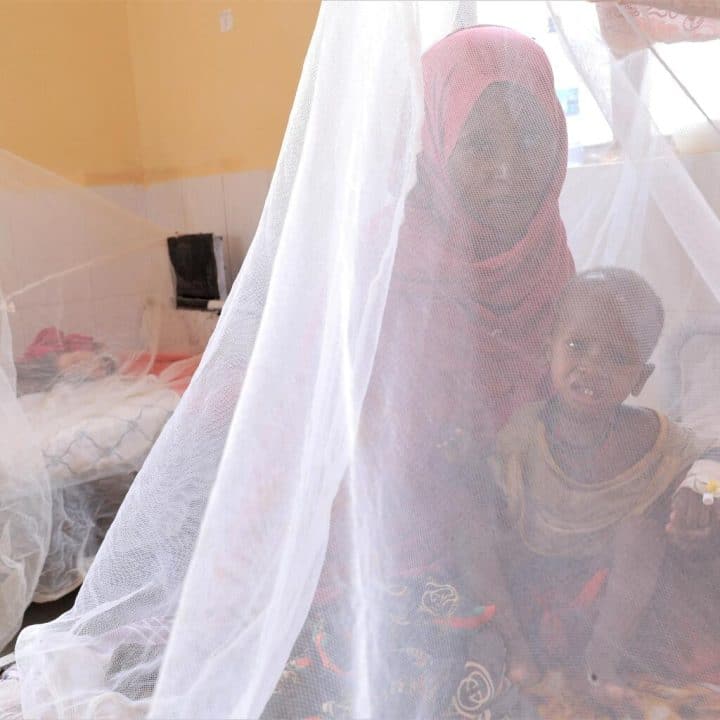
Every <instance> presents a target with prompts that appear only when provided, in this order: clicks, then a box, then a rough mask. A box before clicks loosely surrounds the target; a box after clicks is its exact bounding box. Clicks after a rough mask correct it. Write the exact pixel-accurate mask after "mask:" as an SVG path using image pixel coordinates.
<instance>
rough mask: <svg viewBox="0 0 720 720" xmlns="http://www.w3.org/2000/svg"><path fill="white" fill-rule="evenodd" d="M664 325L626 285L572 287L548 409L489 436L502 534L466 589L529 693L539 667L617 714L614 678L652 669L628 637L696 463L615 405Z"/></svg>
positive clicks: (637, 289) (617, 280) (672, 433)
mask: <svg viewBox="0 0 720 720" xmlns="http://www.w3.org/2000/svg"><path fill="white" fill-rule="evenodd" d="M663 320H664V313H663V308H662V304H661V302H660V300H659V299H658V297H657V296H656V295H655V293H654V292H653V290H652V289H651V288H650V286H649V285H648V284H647V283H646V282H645V281H644V280H643V279H642V278H641V277H639V276H638V275H636V274H635V273H633V272H630V271H627V270H622V269H619V268H604V269H599V270H595V271H590V272H586V273H582V274H580V275H578V276H577V277H575V278H574V279H572V280H571V281H570V283H569V284H568V285H567V287H566V288H565V290H564V292H563V294H562V296H561V298H560V300H559V302H558V306H557V314H556V320H555V324H554V329H553V334H552V338H551V341H550V343H549V348H548V360H549V363H550V374H551V378H552V385H553V395H552V398H551V399H550V400H549V401H547V402H543V403H535V404H532V405H530V406H528V407H526V408H524V409H523V410H522V411H520V412H519V413H517V414H516V415H515V416H514V417H513V418H512V419H511V421H510V422H509V423H508V425H507V426H506V427H505V428H504V429H503V430H502V431H501V432H500V434H499V436H498V439H497V448H496V459H495V469H496V473H495V475H496V480H497V484H498V487H499V493H498V495H499V506H498V508H497V516H498V517H500V518H501V520H502V522H501V523H500V528H499V529H498V534H497V535H496V538H495V540H496V541H495V543H494V544H493V546H492V549H491V550H490V551H487V550H486V551H485V555H486V557H485V558H484V560H483V561H482V562H481V563H480V564H479V566H476V571H478V572H480V573H482V574H483V575H484V578H485V579H484V581H483V582H481V583H477V582H476V583H474V584H475V589H476V591H477V590H478V589H480V588H479V585H481V584H484V587H483V588H482V589H481V592H483V593H484V594H485V597H487V593H488V592H493V596H492V599H493V600H494V602H495V604H496V606H497V607H498V614H497V621H498V626H499V628H500V630H501V631H502V632H503V634H504V635H505V638H506V643H507V646H508V652H509V655H510V661H509V667H508V674H509V676H510V678H511V679H512V680H513V681H515V682H517V683H519V684H530V683H532V682H534V681H535V680H537V679H539V669H538V664H539V665H540V669H542V670H546V669H548V668H550V667H558V666H559V667H562V668H564V669H565V670H579V671H580V672H579V676H580V677H581V678H582V682H583V683H584V687H585V690H586V691H587V692H588V693H589V694H590V695H591V696H593V697H595V698H596V699H597V700H599V701H601V702H602V703H603V704H605V705H624V706H627V705H628V704H629V705H632V702H633V700H632V693H630V692H629V691H628V690H626V689H625V688H624V684H623V683H622V681H621V680H620V674H619V670H620V666H621V664H627V663H631V664H634V666H637V665H640V666H642V664H643V662H651V661H650V660H649V659H647V658H645V657H642V652H643V651H639V654H638V652H637V651H636V649H635V648H636V647H637V644H636V643H635V637H636V633H637V630H638V626H639V623H640V620H641V617H642V616H643V614H644V613H645V612H646V610H647V609H648V607H649V605H650V603H651V601H652V599H653V596H654V594H655V591H656V586H657V584H658V576H659V573H660V572H661V568H662V567H663V566H664V561H665V556H666V550H667V542H666V537H667V536H666V533H665V524H666V522H667V518H668V515H669V513H670V500H671V497H672V493H673V491H674V490H675V489H676V488H677V487H678V485H679V483H680V482H681V480H682V478H683V477H684V476H685V474H686V472H687V470H688V468H689V467H690V465H691V464H692V463H693V462H694V461H695V460H696V459H698V457H700V456H701V455H702V453H703V450H704V449H705V448H703V447H701V446H700V444H699V443H698V441H697V440H696V439H695V438H694V437H693V436H692V435H691V434H690V433H689V432H687V431H686V430H684V429H681V428H680V427H678V426H676V425H674V424H672V423H671V422H669V421H668V419H667V418H665V417H663V416H660V415H658V414H657V413H655V412H654V411H652V410H648V409H645V408H640V407H631V406H629V405H625V404H624V402H625V400H626V399H627V398H628V397H629V396H630V395H638V394H639V393H640V392H641V390H642V389H643V386H644V385H645V383H646V381H647V380H648V378H649V377H650V375H651V374H652V372H653V366H652V365H651V364H650V363H649V358H650V356H651V354H652V352H653V350H654V348H655V345H656V343H657V340H658V338H659V336H660V333H661V330H662V327H663ZM493 563H494V565H493ZM493 585H494V588H493ZM656 630H657V633H656V634H657V635H658V636H662V635H663V632H664V631H665V628H657V629H656ZM653 632H655V631H653ZM577 674H578V673H576V675H577Z"/></svg>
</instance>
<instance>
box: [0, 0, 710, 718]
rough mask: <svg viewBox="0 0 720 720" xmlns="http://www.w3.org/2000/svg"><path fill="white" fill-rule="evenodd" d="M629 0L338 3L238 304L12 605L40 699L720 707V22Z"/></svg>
mask: <svg viewBox="0 0 720 720" xmlns="http://www.w3.org/2000/svg"><path fill="white" fill-rule="evenodd" d="M635 8H636V6H634V5H630V4H628V3H621V4H618V5H617V6H613V8H612V9H613V11H614V12H616V13H619V20H618V17H615V19H614V22H615V23H616V24H615V26H614V27H615V28H616V29H617V27H618V24H617V23H618V22H620V21H621V25H620V26H619V27H621V29H622V33H625V34H627V33H630V35H631V37H632V40H633V42H632V43H625V44H624V45H623V47H622V48H620V47H619V46H618V43H617V42H615V41H612V37H613V35H612V28H611V29H610V30H608V27H607V23H606V18H605V19H604V16H603V14H602V13H601V12H598V10H599V8H598V7H597V6H596V4H594V3H587V2H557V3H555V2H550V3H537V2H531V3H519V2H513V3H493V2H481V3H456V2H428V3H425V2H417V3H416V2H397V3H394V2H374V3H366V2H357V3H354V2H346V3H327V4H325V5H323V7H322V9H321V11H320V16H319V20H318V25H317V29H316V31H315V35H314V38H313V40H312V43H311V46H310V49H309V52H308V56H307V60H306V63H305V67H304V71H303V75H302V79H301V82H300V87H299V90H298V94H297V98H296V101H295V105H294V108H293V111H292V114H291V117H290V121H289V126H288V130H287V134H286V137H285V141H284V145H283V148H282V152H281V156H280V160H279V163H278V167H277V170H276V173H275V177H274V180H273V183H272V186H271V189H270V194H269V197H268V200H267V203H266V206H265V210H264V213H263V217H262V220H261V222H260V226H259V229H258V232H257V235H256V237H255V240H254V243H253V245H252V248H251V251H250V254H249V255H248V257H247V259H246V261H245V263H244V265H243V268H242V272H241V274H240V276H239V277H238V279H237V280H236V282H235V285H234V287H233V290H232V294H231V297H230V299H229V302H228V304H227V306H226V308H227V309H226V311H224V312H223V315H222V318H221V320H220V323H219V325H218V328H217V330H216V332H215V334H214V336H213V338H212V339H211V341H210V344H209V346H208V348H207V351H206V352H205V355H204V358H203V360H202V362H201V365H200V368H199V370H198V372H197V373H196V375H195V377H194V379H193V382H192V384H191V385H190V388H189V389H188V392H187V393H186V394H185V395H184V396H183V398H182V400H181V403H180V405H179V407H178V410H177V411H176V412H175V413H174V415H173V416H172V418H171V419H170V421H169V422H168V424H167V425H166V426H165V429H164V430H163V432H162V434H161V436H160V438H159V440H158V441H157V443H156V444H155V446H154V448H153V450H152V452H151V454H150V456H149V458H148V459H147V461H146V462H145V464H144V466H143V468H142V471H141V472H140V474H139V475H138V477H137V479H136V481H135V482H134V484H133V486H132V488H131V490H130V492H129V494H128V496H127V497H126V499H125V502H124V503H123V506H122V508H121V510H120V513H119V515H118V516H117V518H116V520H115V522H114V523H113V525H112V527H111V529H110V532H109V534H108V536H107V538H106V540H105V542H104V544H103V545H102V547H101V549H100V551H99V554H98V555H97V557H96V559H95V562H94V564H93V566H92V568H91V570H90V572H89V574H88V577H87V579H86V581H85V584H84V585H83V587H82V589H81V592H80V594H79V596H78V599H77V601H76V604H75V607H74V608H73V609H72V610H71V611H70V612H68V613H67V614H65V615H64V616H62V617H61V618H60V619H58V620H57V621H55V622H52V623H50V624H48V625H42V626H36V627H31V628H28V629H26V630H25V631H23V633H22V634H21V636H20V639H19V642H18V646H17V662H18V665H17V670H16V671H14V673H13V677H14V678H15V679H14V680H13V681H12V682H11V681H8V683H6V684H0V688H5V691H6V694H7V695H13V693H14V694H15V697H16V705H15V707H16V711H17V712H18V713H20V712H21V713H22V715H24V717H27V718H55V717H67V718H88V719H89V718H94V719H96V718H118V717H150V718H191V717H192V718H257V717H264V718H311V717H312V718H343V717H353V718H369V717H373V718H381V717H388V718H389V717H392V718H437V717H462V718H483V719H487V718H490V717H493V718H494V717H513V718H553V720H557V719H559V718H568V719H569V718H579V717H582V718H591V717H608V716H609V715H608V714H609V713H611V712H612V713H616V715H615V716H616V717H618V716H619V717H622V716H623V715H622V713H631V714H635V715H638V714H640V715H641V716H644V717H648V718H650V717H658V714H657V713H660V712H664V713H665V714H664V715H660V716H663V717H683V716H686V715H683V713H684V712H685V711H684V710H683V709H682V708H683V707H685V708H687V707H690V706H692V707H702V708H708V713H709V715H708V717H710V716H717V714H718V713H719V712H720V699H719V698H718V696H717V694H716V693H715V690H713V683H715V684H718V683H720V654H719V652H718V648H719V647H720V642H719V641H720V638H719V637H718V634H719V632H720V630H719V628H720V625H718V622H717V613H716V607H715V597H716V595H715V594H716V591H717V590H716V589H717V587H718V585H717V583H718V579H720V575H719V574H718V573H719V572H720V565H718V557H717V553H716V552H715V550H714V548H715V547H716V538H717V534H716V533H717V531H718V511H717V507H718V504H717V502H715V498H716V497H717V496H718V495H720V493H719V491H720V484H718V481H719V480H720V474H718V469H719V467H720V466H718V464H717V462H718V459H720V455H718V447H719V446H718V431H719V430H720V422H719V420H720V407H719V406H718V390H719V389H720V388H719V387H718V373H717V367H718V363H720V319H719V318H718V293H719V291H720V255H718V253H717V250H716V243H717V242H718V238H720V222H719V220H718V210H719V209H720V196H719V195H718V187H720V184H718V182H717V178H718V168H719V167H720V165H719V162H720V160H719V158H718V155H717V154H714V152H713V151H714V149H716V148H717V147H718V144H717V140H718V136H717V119H718V118H719V117H720V107H719V106H718V105H717V97H716V94H715V93H714V91H713V92H708V90H707V86H705V85H703V83H702V82H701V79H702V78H703V77H705V75H704V73H703V70H704V69H707V67H717V65H718V61H719V60H720V56H719V55H718V45H719V44H720V43H719V41H718V40H713V39H708V38H711V37H712V33H709V34H708V33H705V32H702V33H696V34H693V33H692V32H690V31H683V32H684V34H682V33H681V37H678V38H674V39H678V40H680V41H681V42H680V43H679V44H676V45H661V44H656V42H655V41H656V40H657V39H658V38H656V37H655V36H654V35H653V34H652V32H651V30H652V27H653V26H652V23H651V22H650V21H652V19H653V17H654V16H653V15H652V14H647V13H645V14H642V15H636V14H634V12H633V11H634V9H635ZM656 12H662V13H665V16H663V17H661V18H660V20H662V22H666V23H681V24H682V23H684V22H687V23H690V24H692V22H694V21H699V20H703V19H702V18H700V19H698V18H694V19H693V18H688V17H687V16H686V15H682V16H681V15H678V13H677V12H675V11H671V10H667V9H665V10H656ZM639 17H640V18H641V19H642V20H643V22H642V23H641V22H639V20H638V18H639ZM646 21H647V22H646ZM703 22H704V20H703ZM710 22H711V20H708V23H710ZM643 23H644V24H643ZM648 23H650V25H648ZM700 24H701V25H702V23H700ZM683 27H685V26H683ZM648 28H650V29H648ZM653 32H654V30H653ZM531 36H532V37H531ZM533 38H534V39H533ZM695 40H704V41H705V42H694V41H695ZM690 41H693V42H690ZM269 91H270V90H269ZM713 103H714V104H713ZM681 149H682V151H683V152H682V153H681V152H680V150H681ZM690 151H693V153H694V154H692V153H691V152H690ZM713 502H715V504H712V503H713ZM9 688H12V689H9ZM18 703H20V704H18ZM673 713H674V714H673Z"/></svg>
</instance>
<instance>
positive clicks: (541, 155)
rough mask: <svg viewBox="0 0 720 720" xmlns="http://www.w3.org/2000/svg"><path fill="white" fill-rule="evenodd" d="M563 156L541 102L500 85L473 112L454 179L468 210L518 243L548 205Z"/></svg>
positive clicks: (455, 156) (451, 168)
mask: <svg viewBox="0 0 720 720" xmlns="http://www.w3.org/2000/svg"><path fill="white" fill-rule="evenodd" d="M557 157H558V138H557V133H556V132H554V131H553V129H552V127H551V125H550V123H549V121H548V118H547V116H546V114H545V112H544V111H543V109H542V108H541V107H540V105H539V103H538V102H537V100H536V99H535V98H534V97H533V96H532V95H530V94H528V93H527V92H524V91H523V90H522V89H519V88H518V87H517V86H515V85H513V84H511V83H494V84H493V85H490V86H489V87H488V88H487V89H486V90H485V92H483V94H482V95H481V96H480V98H478V100H477V102H476V103H475V105H474V106H473V108H472V110H471V111H470V115H469V116H468V119H467V120H466V121H465V125H464V126H463V129H462V131H461V133H460V137H459V139H458V141H457V144H456V145H455V148H454V150H453V152H452V155H451V156H450V158H449V160H448V175H449V177H450V181H451V183H452V184H453V186H454V189H455V191H456V193H457V196H458V199H459V200H460V202H461V203H462V204H463V206H464V207H465V208H466V210H467V211H468V212H469V213H471V214H472V215H473V217H475V218H476V219H477V220H478V221H479V222H481V223H482V224H483V225H484V226H485V227H488V228H491V229H495V230H497V233H498V237H504V238H506V239H507V240H508V241H509V242H512V243H514V242H517V240H518V239H519V238H520V237H521V236H522V235H523V234H524V233H525V231H526V230H527V228H528V226H529V224H530V222H531V220H532V218H533V217H534V215H535V213H536V212H537V211H538V209H539V207H540V205H541V204H542V201H543V199H544V197H545V193H546V191H547V187H548V184H549V183H550V181H551V179H552V177H553V175H554V169H555V163H556V162H557Z"/></svg>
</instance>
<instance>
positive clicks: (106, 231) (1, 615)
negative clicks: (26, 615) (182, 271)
mask: <svg viewBox="0 0 720 720" xmlns="http://www.w3.org/2000/svg"><path fill="white" fill-rule="evenodd" d="M0 255H1V257H2V262H0V288H1V290H0V302H1V303H2V306H1V309H0V333H1V336H0V346H1V353H2V358H1V361H0V388H2V390H1V394H2V398H1V400H0V417H1V418H2V441H1V442H2V443H3V452H2V460H0V492H1V493H2V495H1V501H0V508H1V509H0V513H1V517H2V533H1V537H2V539H1V540H0V608H1V609H0V646H3V647H4V646H5V645H6V644H7V642H8V641H9V640H10V639H11V638H12V636H13V635H14V634H15V633H16V631H17V629H18V627H19V624H20V621H21V619H22V615H23V612H24V610H25V608H26V607H27V605H28V604H29V603H30V601H31V600H36V601H48V600H53V599H56V598H58V597H60V596H62V595H64V594H66V593H67V592H69V591H71V590H73V589H75V588H76V587H77V586H78V585H79V584H80V582H81V581H82V579H83V577H84V575H85V572H86V571H87V568H88V566H89V564H90V561H91V560H92V558H93V557H94V555H95V552H96V550H97V547H98V544H99V542H100V540H101V538H102V536H103V535H104V533H105V531H106V530H107V527H108V526H109V524H110V522H111V520H112V518H113V516H114V514H115V512H116V510H117V508H118V507H119V505H120V503H121V501H122V498H123V496H124V494H125V492H126V490H127V487H128V486H129V484H130V481H131V480H132V477H133V476H134V474H135V473H136V472H137V471H138V470H139V469H140V466H141V464H142V462H143V460H144V458H145V456H146V455H147V453H148V452H149V450H150V447H151V446H152V443H153V441H154V440H155V438H156V437H157V435H158V434H159V432H160V429H161V428H162V426H163V424H164V423H165V421H166V420H167V418H168V417H169V416H170V414H171V413H172V411H173V409H174V407H175V406H176V405H177V402H178V400H179V394H180V392H181V390H182V379H183V378H182V374H183V373H182V372H179V370H180V368H181V367H182V366H181V365H177V364H176V363H172V362H171V361H173V360H176V359H178V357H179V356H175V355H168V354H167V353H166V354H164V355H160V354H158V350H159V348H160V345H161V343H162V342H165V341H164V340H163V335H162V332H161V331H162V329H163V325H167V319H168V318H169V317H170V314H171V301H172V298H173V292H174V291H173V278H172V274H171V271H170V263H169V261H168V259H167V250H166V233H164V232H163V231H162V230H161V229H160V228H158V227H156V226H155V225H153V224H151V223H149V222H147V221H146V220H145V219H144V218H140V217H137V216H134V215H132V214H130V213H127V212H125V211H123V210H121V209H120V208H118V207H116V206H114V205H112V204H110V203H108V202H106V201H105V200H103V199H102V198H101V197H100V196H99V195H96V194H95V193H94V192H92V191H89V190H86V189H83V188H81V187H79V186H77V185H74V184H72V183H70V182H67V181H66V180H63V179H62V178H59V177H57V176H55V175H53V174H52V173H50V172H48V171H46V170H43V169H42V168H39V167H37V166H35V165H33V164H31V163H28V162H26V161H24V160H22V159H20V158H18V157H15V156H13V155H11V154H9V153H7V152H1V153H0ZM176 349H178V350H182V348H180V347H178V348H176ZM184 350H185V351H187V348H185V349H184Z"/></svg>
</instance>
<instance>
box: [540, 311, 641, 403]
mask: <svg viewBox="0 0 720 720" xmlns="http://www.w3.org/2000/svg"><path fill="white" fill-rule="evenodd" d="M564 310H565V312H564V315H565V317H564V319H562V320H560V321H559V323H558V326H557V327H556V329H555V334H554V336H553V339H552V343H551V346H550V368H551V375H552V382H553V386H554V388H555V393H556V395H557V398H558V399H559V400H560V402H561V403H562V404H563V405H564V406H565V407H566V409H568V410H570V411H571V412H573V413H575V414H581V415H588V416H592V415H602V414H606V413H607V412H608V411H610V410H613V409H614V408H616V407H617V406H618V405H620V404H622V403H623V402H624V401H625V400H626V399H627V397H628V396H629V395H631V394H634V395H637V394H639V393H640V391H641V390H642V388H643V385H644V384H645V382H646V381H647V379H648V378H649V377H650V374H651V373H652V370H653V368H652V366H651V365H648V364H647V363H646V362H645V361H644V358H643V357H642V356H641V355H640V352H639V349H638V345H637V342H636V340H635V339H634V338H633V336H632V335H631V334H630V333H629V332H628V331H627V329H626V328H625V327H624V326H623V322H622V318H621V317H620V315H619V313H618V312H617V310H616V309H615V308H614V307H613V305H612V303H610V302H607V301H603V299H602V298H598V297H594V298H593V297H589V298H586V299H582V300H580V299H575V300H572V299H571V300H569V301H568V303H567V304H566V307H565V308H564Z"/></svg>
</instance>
